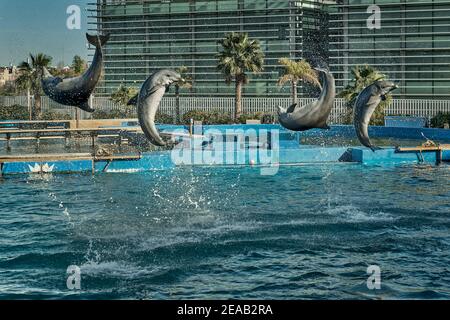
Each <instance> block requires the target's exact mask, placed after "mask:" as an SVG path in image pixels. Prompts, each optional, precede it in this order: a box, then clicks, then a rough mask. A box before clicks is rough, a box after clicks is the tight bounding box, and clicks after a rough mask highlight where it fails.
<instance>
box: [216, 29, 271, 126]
mask: <svg viewBox="0 0 450 320" xmlns="http://www.w3.org/2000/svg"><path fill="white" fill-rule="evenodd" d="M218 44H220V45H221V46H222V49H223V50H222V51H221V52H219V54H218V55H217V58H218V59H219V62H218V64H217V68H218V70H220V71H221V72H222V73H223V75H224V76H225V81H226V83H227V84H230V83H231V82H232V81H233V80H234V81H235V110H234V120H235V121H236V120H237V119H238V118H239V117H240V116H241V114H242V88H243V86H244V85H245V84H247V83H248V82H249V78H248V75H247V73H248V72H251V73H253V74H258V73H261V71H263V69H264V53H263V51H262V49H261V46H260V43H259V41H258V40H252V39H250V38H249V36H248V34H247V33H234V32H232V33H229V34H227V35H226V37H225V38H224V39H222V40H220V41H218Z"/></svg>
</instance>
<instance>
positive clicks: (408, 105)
mask: <svg viewBox="0 0 450 320" xmlns="http://www.w3.org/2000/svg"><path fill="white" fill-rule="evenodd" d="M41 99H42V111H43V112H48V111H52V112H59V113H62V114H68V115H70V116H72V117H75V108H73V107H68V106H63V105H60V104H58V103H56V102H54V101H52V100H50V99H49V98H48V97H45V96H44V97H42V98H41ZM91 101H92V106H93V107H94V108H95V109H96V110H98V111H103V112H105V116H106V114H108V113H112V112H116V113H119V112H123V113H125V111H128V113H129V114H130V115H131V116H136V111H135V107H125V106H121V105H118V104H116V103H114V102H113V101H111V100H110V99H109V98H107V97H94V98H92V100H91ZM312 101H314V99H312V98H301V99H299V103H300V105H306V104H308V103H310V102H312ZM31 103H33V101H31ZM13 105H21V106H27V97H26V96H16V97H9V96H0V108H1V107H2V106H13ZM290 105H291V99H290V98H243V99H242V109H243V113H245V114H256V113H264V114H272V115H275V114H277V110H278V106H282V107H284V108H287V107H289V106H290ZM130 108H131V112H130ZM175 108H176V99H175V98H174V97H165V98H164V99H163V100H162V102H161V105H160V108H159V111H160V113H162V114H165V115H167V116H172V117H175V113H176V110H175ZM192 110H201V111H206V112H219V113H224V114H230V115H231V114H232V113H233V110H234V98H229V97H227V98H217V97H194V98H191V97H181V98H180V112H181V114H185V113H187V112H189V111H192ZM347 112H348V109H347V107H346V104H345V100H344V99H336V101H335V106H334V108H333V110H332V113H331V116H330V121H329V122H330V123H331V124H342V123H343V121H344V118H345V115H346V114H347ZM439 112H444V113H450V100H418V99H417V100H416V99H395V100H393V101H392V103H391V104H390V106H389V107H388V108H387V109H386V115H388V116H393V115H405V116H418V117H425V118H427V119H431V118H432V117H434V116H435V115H437V114H438V113H439ZM81 115H82V116H81V118H82V119H89V118H91V115H90V114H89V113H85V112H82V113H81Z"/></svg>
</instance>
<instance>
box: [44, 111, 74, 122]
mask: <svg viewBox="0 0 450 320" xmlns="http://www.w3.org/2000/svg"><path fill="white" fill-rule="evenodd" d="M71 119H72V117H71V116H70V115H68V114H67V113H61V112H55V111H47V112H44V113H43V114H42V115H41V116H40V117H39V119H38V120H43V121H50V120H71Z"/></svg>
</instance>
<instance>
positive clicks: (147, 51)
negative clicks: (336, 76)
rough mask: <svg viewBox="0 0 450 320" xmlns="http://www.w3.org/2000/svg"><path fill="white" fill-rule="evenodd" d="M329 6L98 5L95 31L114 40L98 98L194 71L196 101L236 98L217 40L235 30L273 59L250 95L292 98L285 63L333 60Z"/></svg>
mask: <svg viewBox="0 0 450 320" xmlns="http://www.w3.org/2000/svg"><path fill="white" fill-rule="evenodd" d="M327 2H328V3H329V2H330V1H327ZM324 7H325V5H324V4H323V1H311V0H298V1H291V0H208V1H205V0H203V1H200V0H141V1H136V0H126V1H125V0H98V1H97V3H91V4H90V7H89V10H90V11H91V20H90V22H89V23H90V30H91V31H98V32H101V33H110V34H111V39H110V41H109V42H108V44H107V45H106V47H105V60H106V61H105V75H104V80H103V81H102V84H101V85H100V87H99V88H98V92H97V94H108V93H110V92H111V91H114V90H115V89H117V88H118V87H119V86H120V85H121V84H124V85H127V86H135V87H138V86H140V84H141V83H142V82H143V81H144V80H145V79H146V77H147V76H148V75H149V74H150V73H151V72H152V71H153V70H155V69H160V68H172V69H174V68H177V67H180V66H187V67H188V68H189V70H190V73H191V76H192V78H193V79H194V87H193V89H192V91H191V92H188V94H189V95H190V96H231V95H233V94H234V91H233V90H234V88H233V86H228V85H227V84H226V83H225V81H224V78H223V76H222V75H221V74H220V72H219V71H217V68H216V66H217V58H216V54H217V53H218V51H219V50H220V45H218V44H217V41H218V40H220V39H222V38H224V36H225V34H227V33H229V32H232V31H234V32H247V33H248V34H249V36H250V37H251V38H253V39H258V40H259V41H260V43H261V47H262V49H263V50H264V52H265V55H266V59H265V69H264V71H263V73H262V74H260V75H257V76H251V81H250V83H249V84H248V85H246V86H245V88H244V93H245V95H246V96H281V97H283V96H289V90H290V89H289V86H286V87H284V88H280V87H279V86H277V79H278V78H279V76H280V67H279V66H278V60H279V59H280V58H283V57H288V58H292V59H301V58H308V59H317V57H321V58H322V59H326V57H327V56H328V53H327V50H328V48H327V44H328V41H327V39H328V34H327V30H328V26H327V21H328V18H327V13H326V11H325V10H323V9H324ZM302 89H303V88H300V90H302ZM185 94H187V92H185Z"/></svg>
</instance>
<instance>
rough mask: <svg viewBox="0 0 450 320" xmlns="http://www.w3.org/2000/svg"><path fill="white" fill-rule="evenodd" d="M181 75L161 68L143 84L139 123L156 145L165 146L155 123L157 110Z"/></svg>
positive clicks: (138, 101) (138, 103)
mask: <svg viewBox="0 0 450 320" xmlns="http://www.w3.org/2000/svg"><path fill="white" fill-rule="evenodd" d="M181 80H182V78H181V75H180V74H179V73H177V72H175V71H173V70H167V69H165V70H159V71H157V72H155V73H153V74H152V75H151V76H150V77H149V78H148V79H147V80H146V81H145V82H144V84H143V85H142V88H141V90H140V92H139V96H138V99H137V109H138V110H137V112H138V118H139V123H140V125H141V128H142V131H144V134H145V136H146V137H147V139H148V140H150V142H151V143H152V144H154V145H157V146H165V145H166V143H165V142H164V141H163V140H162V139H161V137H160V135H159V133H158V130H157V129H156V125H155V116H156V111H157V110H158V107H159V103H160V102H161V99H162V98H163V96H164V94H165V93H166V92H167V91H169V88H170V85H171V84H172V83H174V82H178V81H181Z"/></svg>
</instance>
